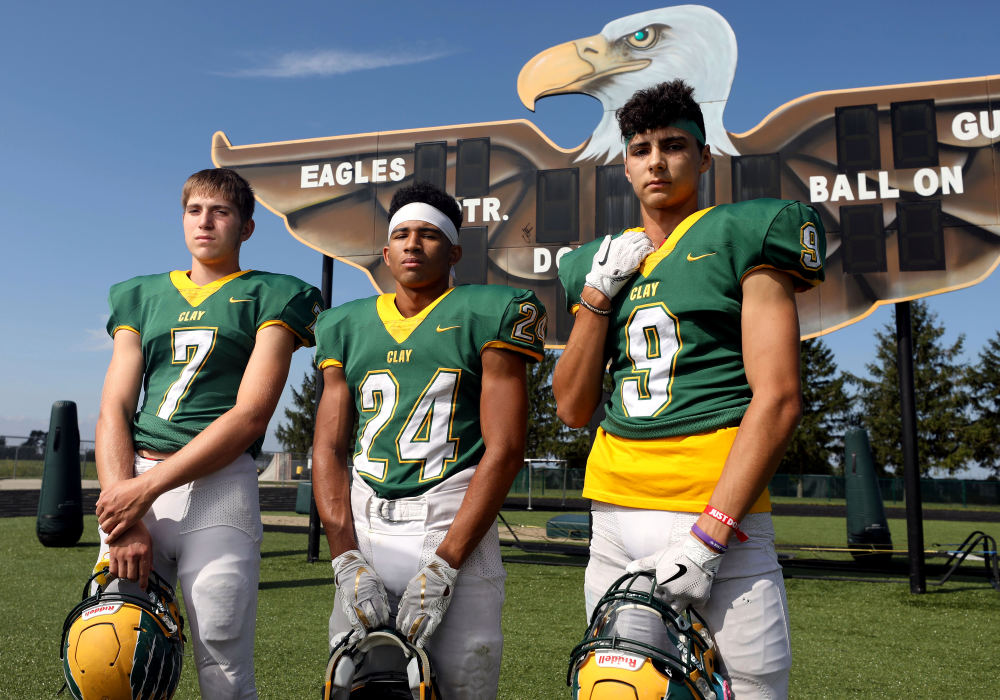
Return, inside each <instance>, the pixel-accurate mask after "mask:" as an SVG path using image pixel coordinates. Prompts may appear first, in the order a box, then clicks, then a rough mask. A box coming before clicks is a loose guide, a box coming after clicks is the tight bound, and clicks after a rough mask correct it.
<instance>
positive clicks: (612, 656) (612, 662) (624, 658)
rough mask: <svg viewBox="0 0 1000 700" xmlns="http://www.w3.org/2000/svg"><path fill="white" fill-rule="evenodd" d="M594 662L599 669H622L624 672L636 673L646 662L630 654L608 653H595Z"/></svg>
mask: <svg viewBox="0 0 1000 700" xmlns="http://www.w3.org/2000/svg"><path fill="white" fill-rule="evenodd" d="M594 660H595V661H596V662H597V665H598V666H600V667H601V668H622V669H625V670H626V671H638V670H639V668H640V667H642V665H643V663H645V661H646V660H645V659H643V658H642V657H639V656H633V655H632V654H623V653H621V652H609V651H598V652H595V653H594Z"/></svg>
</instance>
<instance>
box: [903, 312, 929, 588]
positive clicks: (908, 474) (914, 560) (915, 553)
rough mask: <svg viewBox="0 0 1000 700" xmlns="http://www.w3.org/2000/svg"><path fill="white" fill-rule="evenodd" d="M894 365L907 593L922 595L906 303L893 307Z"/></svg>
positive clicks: (920, 522)
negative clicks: (900, 444)
mask: <svg viewBox="0 0 1000 700" xmlns="http://www.w3.org/2000/svg"><path fill="white" fill-rule="evenodd" d="M896 363H897V367H898V369H899V408H900V412H901V414H902V416H901V417H902V442H903V489H904V495H905V498H906V537H907V540H908V549H909V554H910V593H925V592H926V591H927V582H926V579H925V577H924V529H923V522H924V518H923V509H922V507H921V496H920V469H919V464H918V462H917V458H918V455H917V409H916V402H915V401H914V391H913V327H912V324H911V321H910V302H908V301H904V302H900V303H898V304H896Z"/></svg>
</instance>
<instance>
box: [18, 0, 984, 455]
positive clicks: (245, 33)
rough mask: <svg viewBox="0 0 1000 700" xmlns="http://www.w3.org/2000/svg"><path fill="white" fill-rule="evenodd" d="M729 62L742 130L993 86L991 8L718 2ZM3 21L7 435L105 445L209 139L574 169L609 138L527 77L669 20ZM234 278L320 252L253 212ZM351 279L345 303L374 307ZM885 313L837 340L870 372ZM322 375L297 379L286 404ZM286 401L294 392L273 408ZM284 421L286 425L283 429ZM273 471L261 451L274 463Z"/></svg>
mask: <svg viewBox="0 0 1000 700" xmlns="http://www.w3.org/2000/svg"><path fill="white" fill-rule="evenodd" d="M704 4H707V5H709V6H711V7H713V8H714V9H716V10H718V11H719V12H720V13H721V14H722V15H723V16H724V17H725V18H726V19H727V20H728V21H729V23H730V24H731V25H732V27H733V30H734V32H735V34H736V39H737V42H738V44H739V61H738V65H737V69H736V77H735V81H734V83H733V87H732V91H731V93H730V97H729V102H728V106H727V108H726V112H725V125H726V128H727V129H728V130H729V131H731V132H742V131H746V130H748V129H750V128H752V127H754V126H756V125H757V124H758V123H759V122H760V121H761V120H762V119H763V118H764V117H765V116H766V115H767V114H768V113H769V112H770V111H771V110H773V109H775V108H776V107H778V106H780V105H782V104H784V103H786V102H788V101H790V100H793V99H795V98H797V97H800V96H802V95H805V94H807V93H810V92H816V91H821V90H843V89H849V88H856V87H866V86H875V85H890V84H896V83H907V82H916V81H928V80H949V79H957V78H967V77H974V76H982V75H988V74H991V73H1000V68H998V65H997V63H996V60H995V58H994V59H990V58H989V57H990V56H994V57H995V55H996V50H995V40H996V39H995V32H996V26H997V20H998V19H1000V6H996V5H993V4H992V3H968V4H965V3H962V4H954V5H944V4H941V3H930V2H923V1H918V2H907V3H890V2H871V0H868V1H866V2H856V1H854V0H845V1H842V2H838V3H804V2H801V1H799V2H774V3H761V2H745V1H743V2H714V3H713V2H707V3H704ZM146 5H147V4H146V3H124V2H105V3H99V4H93V3H90V4H86V3H65V4H63V3H57V4H45V3H43V4H37V3H36V4H18V5H8V6H6V7H5V9H4V10H3V12H2V14H3V22H2V24H0V26H2V27H3V29H2V30H0V32H2V39H0V57H2V61H3V65H4V66H5V70H4V71H3V72H2V74H0V91H2V94H3V95H4V96H5V99H4V101H3V107H2V109H0V153H2V158H3V166H4V167H3V168H0V210H2V211H3V220H2V223H0V232H2V234H0V235H2V243H3V251H4V255H3V265H2V267H0V271H2V272H0V274H2V275H3V277H4V278H5V285H4V286H5V288H6V289H7V290H8V291H7V293H6V295H5V296H4V301H3V309H4V314H5V322H4V323H3V328H4V329H5V331H4V337H5V338H6V340H5V341H4V342H3V343H2V345H0V353H2V355H0V357H2V360H3V362H2V364H0V435H3V434H6V435H26V434H27V432H28V431H30V430H31V429H34V428H41V429H45V428H46V427H47V426H48V421H49V410H50V407H51V404H52V402H53V401H56V400H72V401H75V402H76V403H77V406H78V409H79V414H80V429H81V436H82V437H83V438H84V439H86V438H90V437H92V436H93V432H94V424H95V422H96V418H97V408H98V401H99V398H100V391H101V384H102V381H103V377H104V371H105V369H106V367H107V362H108V359H109V358H110V341H109V340H108V338H107V335H106V333H105V332H104V323H105V321H106V319H107V301H106V296H107V289H108V287H109V286H110V285H111V284H112V283H114V282H116V281H119V280H122V279H125V278H128V277H132V276H134V275H138V274H148V273H153V272H161V271H164V270H168V269H179V268H183V269H186V267H187V265H188V262H189V260H190V258H189V256H188V254H187V251H186V250H185V248H184V244H183V237H182V232H181V226H180V214H181V210H180V202H179V197H180V188H181V185H182V183H183V181H184V179H185V178H186V177H187V176H188V175H189V174H190V173H192V172H194V171H196V170H199V169H201V168H204V167H210V166H211V164H212V163H211V158H210V151H209V146H210V141H211V136H212V134H213V132H215V131H216V130H223V131H225V132H226V134H227V135H228V136H229V138H230V139H231V140H232V142H233V143H234V144H238V145H242V144H248V143H260V142H267V141H280V140H290V139H303V138H315V137H324V136H336V135H341V134H354V133H361V132H370V131H377V130H385V129H406V128H415V127H425V126H443V125H448V124H463V123H470V122H481V121H493V120H500V119H518V118H525V119H530V120H531V121H533V122H534V123H535V124H536V125H538V126H539V128H541V130H542V131H544V132H545V133H546V134H547V135H548V136H549V137H550V138H552V139H553V140H554V141H555V142H556V143H558V144H559V145H561V146H565V147H573V146H576V145H577V144H579V143H580V142H582V141H583V140H584V139H585V138H587V136H588V135H589V134H590V132H591V131H592V129H593V128H594V126H595V125H596V124H597V121H598V120H599V119H600V115H601V109H600V105H599V103H598V102H597V101H595V100H593V99H592V98H589V97H584V96H575V95H574V96H558V97H552V98H547V99H544V100H541V101H540V102H539V103H538V105H537V107H536V109H537V112H536V113H534V114H532V113H531V112H529V111H528V110H527V109H526V108H525V107H524V106H523V105H522V104H521V103H520V101H519V100H518V98H517V93H516V89H515V81H516V79H517V74H518V71H519V70H520V68H521V66H522V65H524V63H525V62H527V61H528V60H529V59H530V58H531V57H532V56H534V55H535V54H536V53H538V52H539V51H541V50H543V49H545V48H547V47H549V46H552V45H554V44H558V43H562V42H564V41H568V40H571V39H576V38H579V37H583V36H588V35H591V34H595V33H597V32H599V31H600V30H601V28H602V27H603V26H604V25H605V24H606V23H607V22H609V21H611V20H613V19H615V18H618V17H623V16H625V15H629V14H632V13H635V12H640V11H644V10H648V9H653V8H655V7H658V6H661V5H659V4H657V3H655V2H643V3H635V2H621V1H619V2H615V3H598V2H590V1H586V0H584V1H578V2H572V3H555V2H544V1H542V0H534V1H533V2H522V1H520V0H515V1H512V2H505V3H475V2H429V3H424V4H416V3H403V2H392V1H388V0H383V1H381V2H377V3H376V2H368V3H354V4H353V5H352V4H350V3H344V2H310V1H303V2H297V3H288V4H286V5H284V6H279V5H278V4H275V3H265V2H239V3H237V2H217V3H195V2H181V1H179V2H173V3H155V4H149V6H146ZM256 218H257V230H256V233H255V234H254V236H253V238H252V239H251V241H250V242H249V243H248V244H247V245H246V246H245V247H244V252H243V258H242V261H243V265H244V267H250V268H259V269H267V270H273V271H277V272H284V273H289V274H294V275H297V276H299V277H301V278H303V279H305V280H308V281H310V282H313V283H314V284H317V285H318V284H319V281H320V280H319V277H320V269H321V261H320V256H319V254H318V253H316V252H314V251H313V250H311V249H308V248H306V247H305V246H303V245H302V244H300V243H298V242H296V241H295V240H294V239H293V238H292V237H291V235H290V234H289V233H288V232H287V231H286V229H285V227H284V225H283V223H282V222H281V221H280V220H279V219H278V217H276V216H275V215H273V214H271V213H270V212H268V211H267V210H265V209H264V208H263V207H260V208H259V209H258V214H257V217H256ZM370 293H371V287H370V285H369V283H368V282H367V279H366V278H365V277H364V276H362V275H361V274H360V273H358V272H356V271H354V270H353V269H352V268H350V267H348V266H347V265H343V264H339V263H338V264H337V265H336V266H335V273H334V302H335V303H340V302H343V301H347V300H349V299H352V298H356V297H359V296H367V295H368V294H370ZM997 299H1000V274H994V275H992V277H990V278H989V279H987V280H986V281H985V282H983V283H981V284H979V285H977V286H976V287H973V288H971V289H967V290H962V291H958V292H952V293H949V294H944V295H940V296H938V297H934V298H933V299H932V300H931V306H932V308H933V310H934V311H935V312H937V313H938V314H939V316H940V320H941V321H943V322H944V324H945V326H946V328H947V331H948V333H947V336H946V339H947V340H952V339H954V338H955V337H956V336H957V335H958V334H960V333H961V334H964V335H965V337H966V356H967V358H973V357H975V355H976V354H977V353H978V351H979V349H980V348H981V347H982V345H983V343H984V342H985V341H986V340H988V339H989V338H990V337H992V336H993V334H994V333H995V332H996V329H997V327H998V323H997V321H998V318H1000V315H998V313H997V311H996V309H997ZM891 318H892V317H891V313H890V311H889V310H887V309H880V310H879V311H877V312H875V313H874V314H873V315H872V316H870V317H869V318H868V319H866V320H864V321H862V322H860V323H857V324H855V325H853V326H851V327H849V328H846V329H843V330H841V331H838V332H836V333H834V334H832V335H829V336H827V337H826V341H827V342H828V344H829V345H830V346H831V347H832V348H833V350H834V352H835V354H836V358H837V362H838V363H839V365H840V366H841V367H842V368H843V369H846V370H849V371H853V372H856V373H863V372H864V364H865V363H866V362H868V361H870V360H871V358H872V356H873V353H874V338H873V334H874V332H875V330H877V329H878V328H879V327H881V326H882V325H884V324H887V323H890V322H891ZM310 361H311V353H310V352H309V351H299V352H298V353H296V356H295V358H294V360H293V364H292V370H291V375H290V376H291V383H293V384H295V385H296V386H297V385H298V383H299V382H300V381H301V378H302V375H303V373H304V372H305V371H306V370H307V369H308V368H309V366H310ZM289 397H290V392H289V391H288V390H287V389H286V392H285V395H284V397H283V399H282V402H283V403H282V406H284V405H285V404H286V402H287V401H288V399H289ZM281 415H282V414H281V407H279V410H278V412H277V414H276V419H275V420H274V421H272V425H271V430H272V432H273V428H274V426H275V425H276V424H277V421H278V417H280V416H281ZM265 447H266V448H269V449H277V442H276V441H275V440H274V439H273V437H271V433H269V437H268V440H267V442H266V443H265Z"/></svg>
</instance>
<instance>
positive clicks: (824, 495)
mask: <svg viewBox="0 0 1000 700" xmlns="http://www.w3.org/2000/svg"><path fill="white" fill-rule="evenodd" d="M256 461H257V472H258V474H259V478H260V480H261V481H263V482H276V483H281V482H296V481H308V480H310V479H311V478H312V456H311V455H309V454H302V453H294V452H262V453H261V454H260V455H259V456H258V457H257V460H256ZM44 464H45V445H44V443H42V444H37V443H33V442H32V441H31V439H30V438H28V437H24V436H16V435H3V436H0V479H40V478H41V477H42V469H43V466H44ZM80 471H81V476H82V478H83V479H96V478H97V468H96V465H95V462H94V441H93V440H81V441H80ZM583 477H584V466H583V465H582V464H580V463H579V461H574V462H570V461H567V460H564V459H526V460H524V467H523V468H522V469H521V470H520V471H519V472H518V474H517V476H516V477H515V478H514V483H513V485H512V486H511V489H510V493H509V495H510V496H513V497H523V498H528V499H531V498H545V499H552V498H555V499H559V500H560V501H561V502H562V503H565V502H566V500H567V499H574V498H581V497H582V492H583ZM878 481H879V489H880V490H881V492H882V498H883V500H884V501H885V502H886V503H898V504H902V503H903V479H902V477H893V478H882V479H879V480H878ZM768 488H769V490H770V492H771V495H772V496H781V497H791V498H809V499H826V500H831V501H833V500H843V499H844V477H842V476H832V475H828V474H775V476H774V478H773V479H771V483H770V484H769V486H768ZM920 490H921V495H922V498H923V501H924V502H925V503H950V504H955V505H962V506H967V505H1000V480H993V479H986V480H978V479H921V480H920Z"/></svg>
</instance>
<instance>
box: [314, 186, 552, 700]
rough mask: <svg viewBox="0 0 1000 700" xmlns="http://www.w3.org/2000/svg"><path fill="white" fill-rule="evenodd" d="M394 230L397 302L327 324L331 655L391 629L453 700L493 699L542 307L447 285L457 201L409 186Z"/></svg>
mask: <svg viewBox="0 0 1000 700" xmlns="http://www.w3.org/2000/svg"><path fill="white" fill-rule="evenodd" d="M389 219H390V224H389V229H388V240H387V242H386V245H385V247H384V248H383V251H382V256H383V259H384V262H385V264H386V265H387V266H388V267H389V269H390V270H391V272H392V276H393V278H394V279H395V292H394V293H388V294H382V295H380V296H374V297H370V298H368V299H361V300H358V301H352V302H349V303H347V304H344V305H343V306H339V307H337V308H335V309H331V310H329V311H326V312H324V313H323V314H322V315H321V316H320V319H319V321H318V323H317V326H316V338H317V348H316V363H317V365H318V366H319V367H320V368H321V369H322V370H323V379H324V389H323V394H322V397H321V399H320V403H319V409H318V412H317V417H316V435H315V441H314V443H313V483H314V487H315V493H316V505H317V507H318V510H319V514H320V518H321V519H322V521H323V526H324V528H325V530H326V536H327V540H328V542H329V545H330V555H331V556H332V557H333V569H334V578H335V582H336V584H337V591H336V600H335V603H334V610H333V614H332V615H331V616H330V637H331V643H333V642H334V641H335V640H339V639H340V638H342V637H343V635H345V634H349V633H354V634H357V635H362V634H365V633H367V632H368V631H371V630H373V629H377V628H379V627H382V626H386V625H393V626H395V627H396V628H397V629H398V630H399V631H401V632H402V633H404V634H405V635H406V636H407V637H408V638H409V639H410V641H412V642H414V643H415V644H417V645H419V646H422V647H425V648H426V650H427V652H428V654H429V656H430V658H431V661H432V663H433V665H434V668H435V669H436V671H437V677H438V682H439V685H440V690H441V695H442V697H446V698H449V699H457V698H475V699H476V700H481V699H484V698H493V697H496V693H497V683H498V680H499V677H500V656H501V651H502V647H503V637H502V634H501V631H500V610H501V607H502V605H503V598H504V577H505V574H504V570H503V566H502V564H501V561H500V545H499V539H498V537H497V532H496V528H495V527H494V523H495V521H496V515H497V512H498V511H499V510H500V506H501V505H502V504H503V501H504V497H505V496H506V494H507V491H508V490H509V488H510V485H511V483H512V481H513V479H514V476H515V475H516V474H517V472H518V470H519V469H520V468H521V464H522V459H523V458H524V438H525V431H526V420H527V410H528V399H527V391H526V371H525V363H526V362H533V361H536V360H538V359H541V357H542V352H543V346H544V342H545V321H546V317H545V309H544V308H543V307H542V305H541V304H540V303H539V301H538V299H537V298H536V297H535V295H534V294H533V293H532V292H529V291H525V290H521V289H512V288H509V287H503V286H495V285H468V286H460V287H451V286H450V282H449V271H450V268H451V267H452V266H453V265H454V264H455V263H457V262H458V261H459V259H460V258H461V256H462V249H461V247H460V246H459V245H458V230H459V228H460V227H461V224H462V215H461V209H460V207H459V205H458V203H457V202H456V201H455V199H454V198H452V197H450V196H448V195H447V194H446V193H445V192H442V191H441V190H439V189H437V188H435V187H433V186H430V185H427V184H422V183H421V184H416V185H411V186H408V187H404V188H402V189H400V190H399V191H398V192H396V195H395V196H394V197H393V199H392V203H391V205H390V207H389ZM355 417H357V420H358V429H357V434H356V435H355V434H354V433H353V432H352V428H353V426H354V421H355ZM352 462H353V468H351V467H349V464H350V463H352Z"/></svg>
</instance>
